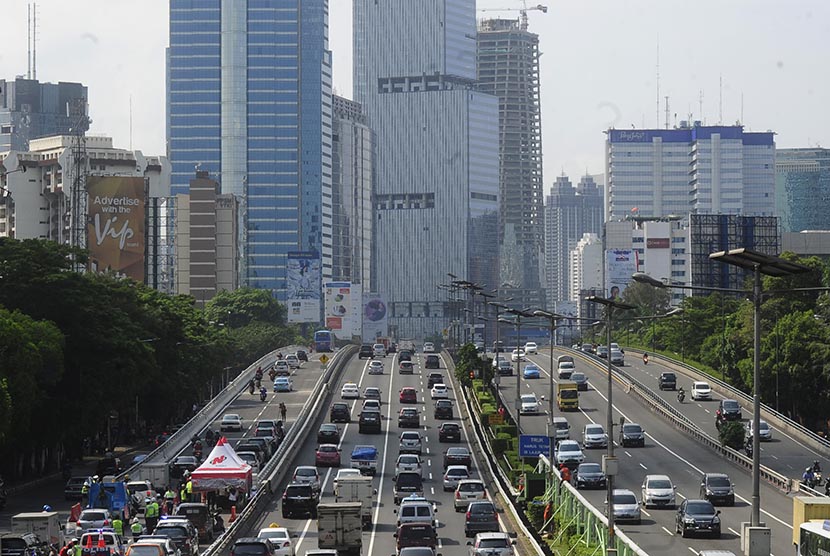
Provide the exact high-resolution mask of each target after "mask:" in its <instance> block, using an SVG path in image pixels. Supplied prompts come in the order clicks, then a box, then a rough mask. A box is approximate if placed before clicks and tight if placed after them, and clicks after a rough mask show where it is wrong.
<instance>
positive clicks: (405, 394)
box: [400, 386, 418, 403]
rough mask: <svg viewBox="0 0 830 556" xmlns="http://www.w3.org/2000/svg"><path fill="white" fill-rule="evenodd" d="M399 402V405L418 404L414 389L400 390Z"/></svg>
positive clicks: (408, 387)
mask: <svg viewBox="0 0 830 556" xmlns="http://www.w3.org/2000/svg"><path fill="white" fill-rule="evenodd" d="M400 401H401V403H418V394H417V392H416V391H415V389H414V388H412V387H411V386H407V387H406V388H402V389H401V393H400Z"/></svg>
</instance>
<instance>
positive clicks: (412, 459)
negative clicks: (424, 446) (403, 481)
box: [398, 455, 418, 464]
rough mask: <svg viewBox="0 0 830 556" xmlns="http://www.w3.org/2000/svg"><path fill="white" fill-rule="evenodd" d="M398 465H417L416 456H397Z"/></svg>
mask: <svg viewBox="0 0 830 556" xmlns="http://www.w3.org/2000/svg"><path fill="white" fill-rule="evenodd" d="M398 463H405V464H417V463H418V456H413V455H405V456H399V457H398Z"/></svg>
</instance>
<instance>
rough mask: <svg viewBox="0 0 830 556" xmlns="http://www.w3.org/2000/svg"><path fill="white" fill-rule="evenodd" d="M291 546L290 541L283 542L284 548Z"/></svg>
mask: <svg viewBox="0 0 830 556" xmlns="http://www.w3.org/2000/svg"><path fill="white" fill-rule="evenodd" d="M289 546H291V543H290V542H289V541H285V542H284V543H282V547H283V548H288V547H289Z"/></svg>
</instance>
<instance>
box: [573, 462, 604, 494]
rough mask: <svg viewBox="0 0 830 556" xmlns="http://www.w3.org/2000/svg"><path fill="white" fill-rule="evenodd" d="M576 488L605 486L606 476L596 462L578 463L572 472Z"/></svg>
mask: <svg viewBox="0 0 830 556" xmlns="http://www.w3.org/2000/svg"><path fill="white" fill-rule="evenodd" d="M574 478H575V480H576V488H605V486H606V483H607V481H608V478H607V477H606V476H605V473H604V472H603V471H602V466H601V465H600V464H598V463H580V464H579V467H577V468H576V473H574Z"/></svg>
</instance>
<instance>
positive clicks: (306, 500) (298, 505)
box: [282, 483, 320, 519]
mask: <svg viewBox="0 0 830 556" xmlns="http://www.w3.org/2000/svg"><path fill="white" fill-rule="evenodd" d="M319 503H320V493H319V492H318V491H317V490H315V489H314V487H313V486H312V485H311V484H299V483H292V484H290V485H288V486H287V487H286V488H285V492H284V493H283V494H282V517H283V518H287V517H293V516H295V515H298V514H299V515H306V514H307V515H309V516H310V517H311V518H312V519H317V504H319Z"/></svg>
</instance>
